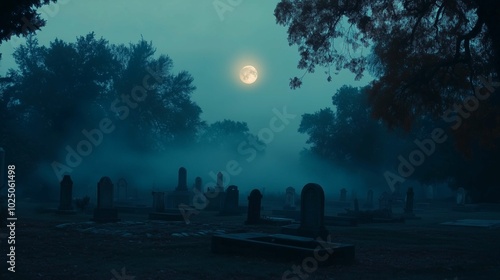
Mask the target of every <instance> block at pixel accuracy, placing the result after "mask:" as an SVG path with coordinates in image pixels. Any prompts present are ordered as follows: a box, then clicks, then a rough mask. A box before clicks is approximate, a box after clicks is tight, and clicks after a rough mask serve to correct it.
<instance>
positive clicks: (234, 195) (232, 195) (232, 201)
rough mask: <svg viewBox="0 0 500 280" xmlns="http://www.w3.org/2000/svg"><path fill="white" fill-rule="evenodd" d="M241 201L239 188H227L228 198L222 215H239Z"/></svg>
mask: <svg viewBox="0 0 500 280" xmlns="http://www.w3.org/2000/svg"><path fill="white" fill-rule="evenodd" d="M239 199H240V192H239V191H238V187H237V186H234V185H231V186H229V187H227V190H226V197H225V199H224V206H223V208H222V210H221V212H220V214H221V215H225V216H228V215H239V214H240V211H239V206H238V203H239Z"/></svg>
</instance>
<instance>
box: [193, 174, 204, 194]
mask: <svg viewBox="0 0 500 280" xmlns="http://www.w3.org/2000/svg"><path fill="white" fill-rule="evenodd" d="M202 185H203V181H202V180H201V177H196V179H194V188H195V189H196V190H197V191H198V192H202Z"/></svg>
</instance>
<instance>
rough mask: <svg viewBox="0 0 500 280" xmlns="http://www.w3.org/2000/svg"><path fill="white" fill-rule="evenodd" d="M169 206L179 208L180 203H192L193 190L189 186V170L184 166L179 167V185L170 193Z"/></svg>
mask: <svg viewBox="0 0 500 280" xmlns="http://www.w3.org/2000/svg"><path fill="white" fill-rule="evenodd" d="M168 198H169V203H168V207H169V208H178V207H179V206H180V205H190V204H191V199H190V198H191V192H190V191H189V190H188V187H187V170H186V168H184V167H181V168H179V172H178V176H177V187H176V188H175V190H174V191H172V192H170V193H169V194H168Z"/></svg>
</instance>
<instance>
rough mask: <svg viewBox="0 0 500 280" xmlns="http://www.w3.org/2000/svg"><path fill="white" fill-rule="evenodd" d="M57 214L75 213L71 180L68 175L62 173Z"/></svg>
mask: <svg viewBox="0 0 500 280" xmlns="http://www.w3.org/2000/svg"><path fill="white" fill-rule="evenodd" d="M60 187H61V190H60V195H59V208H58V209H57V212H56V213H58V214H75V213H76V211H74V210H73V181H72V180H71V177H70V176H69V175H64V177H63V179H62V180H61V183H60Z"/></svg>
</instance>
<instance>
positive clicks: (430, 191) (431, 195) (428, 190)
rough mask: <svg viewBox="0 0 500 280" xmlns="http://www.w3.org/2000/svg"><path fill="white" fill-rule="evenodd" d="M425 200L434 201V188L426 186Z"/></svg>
mask: <svg viewBox="0 0 500 280" xmlns="http://www.w3.org/2000/svg"><path fill="white" fill-rule="evenodd" d="M425 198H427V199H428V200H434V186H433V185H428V186H427V188H426V191H425Z"/></svg>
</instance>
